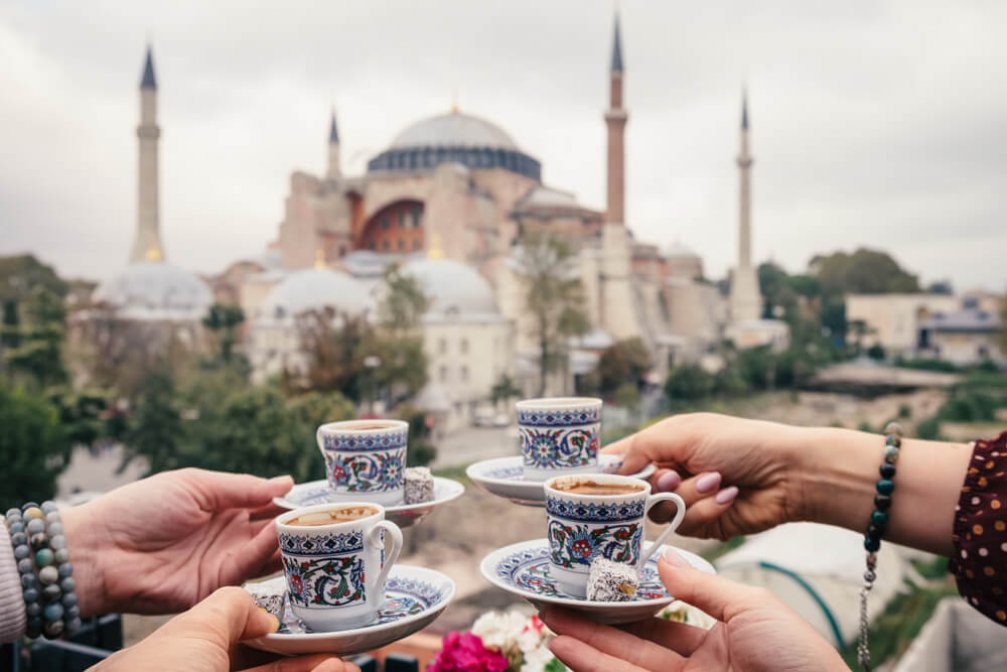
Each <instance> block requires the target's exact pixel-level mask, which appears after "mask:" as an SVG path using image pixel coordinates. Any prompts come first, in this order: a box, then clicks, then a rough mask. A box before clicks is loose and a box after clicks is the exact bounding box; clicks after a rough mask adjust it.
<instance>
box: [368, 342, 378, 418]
mask: <svg viewBox="0 0 1007 672" xmlns="http://www.w3.org/2000/svg"><path fill="white" fill-rule="evenodd" d="M379 366H381V358H380V357H378V356H377V355H367V356H366V357H364V367H365V368H366V369H367V379H368V381H369V382H370V384H371V385H370V387H371V394H370V409H369V414H370V415H371V417H373V416H374V402H375V397H377V396H378V380H377V369H378V367H379Z"/></svg>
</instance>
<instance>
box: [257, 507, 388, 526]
mask: <svg viewBox="0 0 1007 672" xmlns="http://www.w3.org/2000/svg"><path fill="white" fill-rule="evenodd" d="M346 508H354V509H372V510H373V513H370V514H368V515H366V516H363V517H362V518H357V519H355V520H344V521H342V522H338V523H325V524H324V525H291V524H290V521H291V520H294V519H295V518H298V517H299V516H304V515H307V514H309V513H320V512H322V511H332V510H339V509H346ZM384 517H385V507H383V506H381V505H380V504H375V503H374V502H328V503H325V504H313V505H312V506H302V507H301V508H299V509H293V510H291V511H287V512H286V513H283V514H280V515H279V516H277V518H276V526H277V528H282V529H285V530H298V531H304V530H329V529H332V528H335V527H342V526H348V525H360V524H361V523H364V522H366V521H369V520H372V519H374V518H378V519H384Z"/></svg>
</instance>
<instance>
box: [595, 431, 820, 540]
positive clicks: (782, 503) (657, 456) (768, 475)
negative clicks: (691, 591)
mask: <svg viewBox="0 0 1007 672" xmlns="http://www.w3.org/2000/svg"><path fill="white" fill-rule="evenodd" d="M809 431H811V430H806V429H801V428H797V427H789V426H787V425H780V424H776V423H771V422H761V421H756V420H744V419H741V418H732V417H729V416H726V415H716V414H713V413H692V414H686V415H676V416H672V417H670V418H667V419H665V420H662V421H661V422H659V423H657V424H655V425H652V426H650V427H648V428H647V429H644V430H643V431H641V432H638V433H636V434H634V435H632V436H629V437H627V438H625V439H623V440H621V441H618V442H616V443H614V444H611V445H610V446H608V447H607V448H605V452H613V453H623V454H624V455H625V461H624V462H623V466H622V468H621V469H620V471H621V473H624V474H632V473H635V472H637V471H639V470H640V469H642V468H643V467H644V465H646V464H647V463H649V462H654V463H655V464H657V466H658V471H657V472H656V473H655V474H654V477H653V478H652V479H651V482H652V484H653V485H654V489H655V491H658V490H662V491H670V490H674V491H675V492H677V493H678V494H679V495H681V496H682V498H683V499H685V502H686V504H687V505H688V507H689V508H688V511H687V513H686V515H685V520H684V521H683V522H682V525H681V527H680V528H679V531H680V532H681V533H682V534H687V535H689V536H695V537H716V538H718V539H728V538H730V537H733V536H735V535H739V534H751V533H754V532H760V531H762V530H766V529H769V528H771V527H774V526H776V525H779V524H780V523H784V522H788V521H794V520H801V519H802V518H803V516H804V508H803V505H804V502H803V494H804V493H803V489H802V483H801V478H800V477H799V475H800V469H801V468H802V459H801V454H800V450H799V449H800V447H801V444H802V441H803V440H807V439H802V433H805V432H809ZM722 485H727V486H728V487H723V488H722V487H721V486H722ZM673 508H674V507H670V505H659V506H658V507H656V508H655V509H654V512H653V513H652V516H653V517H654V518H655V519H657V520H659V521H663V520H665V519H667V518H670V516H671V514H672V513H673Z"/></svg>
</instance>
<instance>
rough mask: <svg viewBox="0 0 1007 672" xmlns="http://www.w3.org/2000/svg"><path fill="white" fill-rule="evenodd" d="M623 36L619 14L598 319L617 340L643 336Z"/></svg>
mask: <svg viewBox="0 0 1007 672" xmlns="http://www.w3.org/2000/svg"><path fill="white" fill-rule="evenodd" d="M622 77H623V61H622V36H621V34H620V30H619V15H618V14H616V17H615V37H614V41H613V42H612V61H611V64H610V66H609V72H608V79H609V101H608V110H607V111H606V112H605V125H606V126H607V127H608V204H607V212H606V214H605V226H604V227H602V234H601V259H600V262H601V263H600V268H599V271H600V290H601V292H600V296H599V304H600V305H599V306H598V316H599V318H600V322H601V325H600V326H601V327H602V328H603V329H604V330H605V331H607V332H608V334H609V335H610V336H612V338H614V339H615V340H623V339H626V338H634V337H637V336H640V333H641V329H640V321H639V320H638V319H637V317H638V316H637V311H636V305H637V302H636V300H635V299H634V295H633V258H632V249H631V245H632V242H631V240H630V237H629V229H627V228H626V209H625V208H626V201H625V186H626V185H625V145H624V142H623V139H624V133H625V130H626V120H627V119H628V118H629V114H628V113H627V112H626V110H624V109H623V107H622Z"/></svg>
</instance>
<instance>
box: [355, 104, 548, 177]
mask: <svg viewBox="0 0 1007 672" xmlns="http://www.w3.org/2000/svg"><path fill="white" fill-rule="evenodd" d="M452 162H453V163H460V164H462V165H464V166H466V167H468V168H470V169H473V170H480V169H482V170H486V169H491V168H502V169H504V170H509V171H511V172H513V173H518V174H519V175H524V176H526V177H529V178H531V179H533V180H535V181H536V182H538V181H540V180H541V176H542V165H541V164H540V163H539V162H538V160H536V159H534V158H532V157H531V156H529V155H527V154H525V153H524V152H522V151H521V150H520V149H519V148H518V146H517V144H516V143H515V142H514V140H513V139H512V138H511V137H510V135H508V134H507V132H506V131H504V130H503V129H501V128H500V127H499V126H497V125H496V124H493V123H492V122H489V121H487V120H485V119H481V118H480V117H475V116H472V115H471V114H462V113H461V112H458V111H452V112H449V113H448V114H441V115H438V116H435V117H429V118H427V119H423V120H421V121H418V122H416V123H415V124H413V125H411V126H409V127H407V128H406V129H405V130H404V131H402V132H401V133H399V134H398V135H397V136H395V139H394V140H392V144H391V145H390V146H389V148H388V149H387V150H385V151H384V152H382V153H381V154H378V155H377V156H376V157H374V158H373V159H371V160H370V161H369V162H368V164H367V172H369V173H373V172H389V171H391V172H412V171H421V170H430V169H433V168H436V167H437V166H438V165H440V164H442V163H452Z"/></svg>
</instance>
